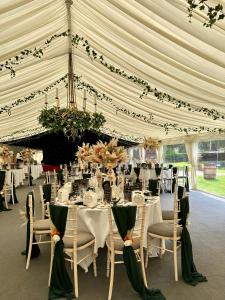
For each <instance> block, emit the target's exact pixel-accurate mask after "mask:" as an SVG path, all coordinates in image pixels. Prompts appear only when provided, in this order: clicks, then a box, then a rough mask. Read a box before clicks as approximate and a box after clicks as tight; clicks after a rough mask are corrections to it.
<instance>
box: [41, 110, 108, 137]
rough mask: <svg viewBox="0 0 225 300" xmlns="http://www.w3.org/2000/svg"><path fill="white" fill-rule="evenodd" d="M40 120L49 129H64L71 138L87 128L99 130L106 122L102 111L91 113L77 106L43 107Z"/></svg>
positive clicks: (52, 130) (65, 133) (53, 130)
mask: <svg viewBox="0 0 225 300" xmlns="http://www.w3.org/2000/svg"><path fill="white" fill-rule="evenodd" d="M38 120H39V123H40V124H41V125H42V126H43V127H44V128H46V129H48V130H49V131H51V132H59V131H62V132H63V133H64V135H65V136H67V137H69V138H70V137H71V138H74V137H76V136H77V134H83V133H84V131H85V130H94V131H99V130H100V128H101V127H102V126H103V125H104V123H105V122H106V120H105V117H104V116H103V115H102V113H97V112H96V113H94V114H91V113H89V112H87V111H80V110H77V109H76V108H70V109H67V108H58V107H52V108H49V109H43V110H42V111H41V114H40V116H39V118H38Z"/></svg>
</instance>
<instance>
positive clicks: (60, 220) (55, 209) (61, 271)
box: [48, 205, 73, 300]
mask: <svg viewBox="0 0 225 300" xmlns="http://www.w3.org/2000/svg"><path fill="white" fill-rule="evenodd" d="M49 208H50V215H51V220H52V222H53V224H54V226H55V227H56V229H57V230H58V231H59V232H60V241H58V242H57V243H56V244H55V250H54V259H53V265H52V275H51V282H50V288H49V294H48V299H59V298H66V299H68V300H70V299H72V298H73V285H72V282H71V280H70V277H69V275H68V273H67V270H66V266H65V259H64V253H63V248H64V243H63V240H62V238H63V236H64V233H65V228H66V220H67V214H68V207H66V206H54V205H50V207H49Z"/></svg>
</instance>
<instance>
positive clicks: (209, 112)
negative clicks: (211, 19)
mask: <svg viewBox="0 0 225 300" xmlns="http://www.w3.org/2000/svg"><path fill="white" fill-rule="evenodd" d="M199 1H202V0H199ZM61 36H63V37H68V36H70V37H71V41H72V45H74V46H75V47H78V45H80V46H81V47H83V48H84V50H85V52H86V54H87V55H88V57H89V58H90V59H91V60H95V61H98V62H99V63H101V64H102V65H103V66H104V67H106V68H107V69H108V70H109V71H110V72H112V73H115V74H117V75H119V76H121V77H123V78H125V79H127V80H129V81H131V82H132V83H135V84H137V85H139V86H141V87H142V88H143V92H142V94H141V95H140V98H143V97H144V96H147V95H148V94H149V93H151V94H153V96H154V97H155V98H156V99H158V101H160V102H164V101H165V102H168V103H171V104H174V105H175V108H186V109H187V110H188V111H190V112H199V113H203V114H204V115H206V116H208V117H211V118H212V119H213V120H217V119H219V118H221V119H225V115H224V114H222V113H220V112H219V111H217V110H215V109H208V108H206V107H198V106H195V105H192V104H190V103H188V102H185V101H182V100H178V99H176V98H175V97H172V96H170V95H169V94H167V93H164V92H161V91H159V90H158V89H156V88H153V87H151V85H150V84H149V83H148V82H147V81H145V80H144V79H142V78H140V77H137V76H135V75H129V74H127V73H126V72H125V71H124V70H121V69H119V68H116V67H114V66H113V65H112V64H110V63H108V62H107V61H106V60H105V59H104V57H103V55H101V54H98V53H97V51H96V50H95V49H94V48H93V47H91V46H90V44H89V42H88V40H86V39H85V38H84V37H81V36H79V35H78V34H76V35H74V34H71V33H70V32H69V31H65V32H62V33H60V34H55V35H53V36H52V37H50V38H49V39H48V40H47V41H46V42H45V46H44V47H42V48H34V49H33V50H27V49H26V50H24V51H21V52H20V54H19V55H18V56H16V57H14V58H12V59H9V60H8V61H6V62H5V63H3V64H1V65H0V71H1V70H2V69H4V68H7V69H9V70H13V71H11V75H12V72H13V74H14V75H13V76H15V70H14V69H13V64H19V63H20V62H21V61H22V60H23V59H24V58H25V57H26V56H29V55H33V56H34V57H39V58H40V57H41V56H42V55H43V51H44V50H46V49H47V47H49V45H50V43H51V42H52V41H53V40H54V39H56V38H59V37H61ZM0 113H1V110H0Z"/></svg>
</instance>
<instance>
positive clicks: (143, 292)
mask: <svg viewBox="0 0 225 300" xmlns="http://www.w3.org/2000/svg"><path fill="white" fill-rule="evenodd" d="M136 211H137V207H136V206H127V207H122V206H113V207H112V212H113V216H114V219H115V222H116V225H117V228H118V231H119V234H120V236H121V238H122V239H123V240H124V239H125V237H126V235H127V232H128V231H129V230H131V229H132V228H134V226H135V221H136ZM123 259H124V264H125V267H126V271H127V276H128V278H129V280H130V283H131V285H132V287H133V289H134V290H135V291H136V292H137V293H139V295H140V296H141V297H142V299H144V300H165V299H166V298H165V297H164V296H163V294H162V293H161V291H160V290H158V289H148V288H147V287H146V286H145V284H144V280H143V276H142V273H141V271H140V269H139V266H138V262H137V258H136V255H135V253H134V249H133V247H132V246H124V248H123Z"/></svg>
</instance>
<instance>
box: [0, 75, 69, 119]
mask: <svg viewBox="0 0 225 300" xmlns="http://www.w3.org/2000/svg"><path fill="white" fill-rule="evenodd" d="M67 76H68V75H67V74H66V75H64V76H63V77H61V78H59V79H58V80H56V81H54V82H53V83H51V84H50V85H48V86H47V87H45V88H44V89H43V90H37V91H35V92H32V93H30V95H28V96H25V97H23V98H19V99H17V100H15V101H14V102H12V103H11V104H10V105H5V106H2V107H0V114H2V113H4V112H7V113H8V114H9V115H11V109H12V108H14V107H16V106H18V105H20V104H24V103H27V102H29V101H31V100H33V99H34V98H35V97H36V96H37V95H44V94H46V93H47V92H48V91H50V90H51V89H52V88H53V87H55V86H57V85H58V84H59V83H60V82H62V81H63V82H65V83H66V78H67Z"/></svg>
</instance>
